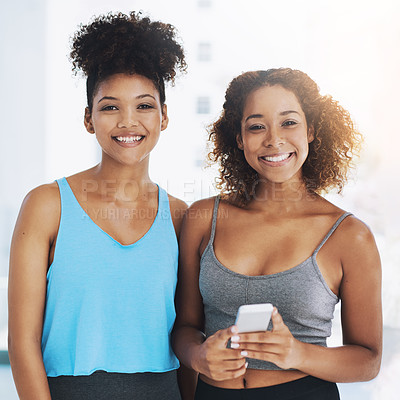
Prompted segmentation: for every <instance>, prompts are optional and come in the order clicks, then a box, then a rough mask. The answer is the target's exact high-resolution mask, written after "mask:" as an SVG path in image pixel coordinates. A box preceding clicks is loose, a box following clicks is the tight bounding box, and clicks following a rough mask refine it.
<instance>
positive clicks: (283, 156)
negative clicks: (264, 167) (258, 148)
mask: <svg viewBox="0 0 400 400" xmlns="http://www.w3.org/2000/svg"><path fill="white" fill-rule="evenodd" d="M290 154H291V153H286V154H281V155H279V156H272V157H268V156H265V157H261V158H262V159H263V160H265V161H271V162H279V161H284V160H287V159H288V158H289V157H290Z"/></svg>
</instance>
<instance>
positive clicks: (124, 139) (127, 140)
mask: <svg viewBox="0 0 400 400" xmlns="http://www.w3.org/2000/svg"><path fill="white" fill-rule="evenodd" d="M142 138H143V136H116V137H115V139H117V140H118V142H124V143H133V142H138V141H139V140H141V139H142Z"/></svg>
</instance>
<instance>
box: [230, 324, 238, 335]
mask: <svg viewBox="0 0 400 400" xmlns="http://www.w3.org/2000/svg"><path fill="white" fill-rule="evenodd" d="M231 332H232V333H238V328H237V326H236V325H233V326H232V328H231Z"/></svg>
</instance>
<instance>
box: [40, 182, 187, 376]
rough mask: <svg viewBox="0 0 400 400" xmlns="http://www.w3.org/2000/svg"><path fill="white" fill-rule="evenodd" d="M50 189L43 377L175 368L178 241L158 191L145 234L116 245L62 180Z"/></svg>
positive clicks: (164, 195) (165, 199)
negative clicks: (54, 216)
mask: <svg viewBox="0 0 400 400" xmlns="http://www.w3.org/2000/svg"><path fill="white" fill-rule="evenodd" d="M57 183H58V186H59V190H60V197H61V217H60V224H59V230H58V235H57V242H56V247H55V253H54V260H53V263H52V264H51V266H50V268H49V271H48V274H47V294H46V308H45V314H44V324H43V334H42V354H43V362H44V366H45V369H46V373H47V376H51V377H54V376H60V375H89V374H91V373H92V372H94V371H96V370H103V371H107V372H120V373H135V372H165V371H170V370H173V369H176V368H178V367H179V362H178V360H177V358H176V357H175V355H174V353H173V351H172V348H171V344H170V334H171V330H172V327H173V324H174V321H175V307H174V296H175V288H176V282H177V268H178V243H177V239H176V234H175V230H174V226H173V223H172V219H171V214H170V209H169V200H168V195H167V193H166V192H165V191H164V190H163V189H161V188H159V191H158V211H157V215H156V217H155V219H154V222H153V224H152V226H151V227H150V229H149V230H148V231H147V233H146V234H145V235H144V236H143V237H142V238H140V239H139V240H138V241H136V242H135V243H133V244H131V245H122V244H120V243H119V242H118V241H116V240H115V239H113V238H112V237H111V236H110V235H108V234H107V233H106V232H104V231H103V230H102V229H101V228H100V227H99V226H98V225H96V224H95V223H94V222H93V220H92V219H90V217H89V216H88V215H87V214H86V212H85V211H84V210H83V208H82V207H81V206H80V204H79V203H78V201H77V199H76V198H75V196H74V193H73V192H72V190H71V188H70V186H69V184H68V182H67V180H66V179H65V178H63V179H60V180H57ZM121 217H123V216H121ZM125 217H127V216H125Z"/></svg>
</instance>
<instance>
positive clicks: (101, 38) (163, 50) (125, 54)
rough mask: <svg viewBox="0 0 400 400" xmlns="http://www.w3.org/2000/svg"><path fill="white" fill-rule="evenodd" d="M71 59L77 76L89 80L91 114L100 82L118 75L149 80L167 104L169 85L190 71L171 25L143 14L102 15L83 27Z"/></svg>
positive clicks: (78, 33)
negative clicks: (167, 87) (186, 71)
mask: <svg viewBox="0 0 400 400" xmlns="http://www.w3.org/2000/svg"><path fill="white" fill-rule="evenodd" d="M71 47H72V51H71V53H70V59H71V61H72V70H73V72H74V73H75V74H77V73H78V72H79V71H82V72H83V73H84V75H86V77H87V81H86V92H87V104H88V108H89V110H90V111H91V110H92V106H93V97H94V95H95V92H96V90H97V88H98V85H99V83H100V82H102V81H104V80H105V79H107V78H108V77H110V76H111V75H113V74H116V73H127V74H138V75H143V76H145V77H146V78H149V79H150V80H151V81H152V82H153V83H154V85H155V87H156V88H157V89H158V91H159V93H160V101H161V104H164V102H165V86H164V82H165V81H171V82H172V83H174V79H175V75H176V69H180V70H181V71H182V72H184V71H185V70H186V62H185V55H184V51H183V48H182V47H181V45H180V44H179V43H178V42H177V40H176V31H175V28H174V27H173V26H172V25H170V24H165V23H162V22H159V21H151V20H150V19H149V18H148V17H141V15H140V13H135V12H134V11H132V12H130V13H129V14H128V15H126V14H123V13H117V14H112V13H108V14H106V15H100V16H98V17H96V18H95V19H94V20H93V21H92V22H91V23H89V24H88V25H82V24H81V25H80V27H79V30H78V31H77V32H75V35H74V37H73V39H72V46H71Z"/></svg>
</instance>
